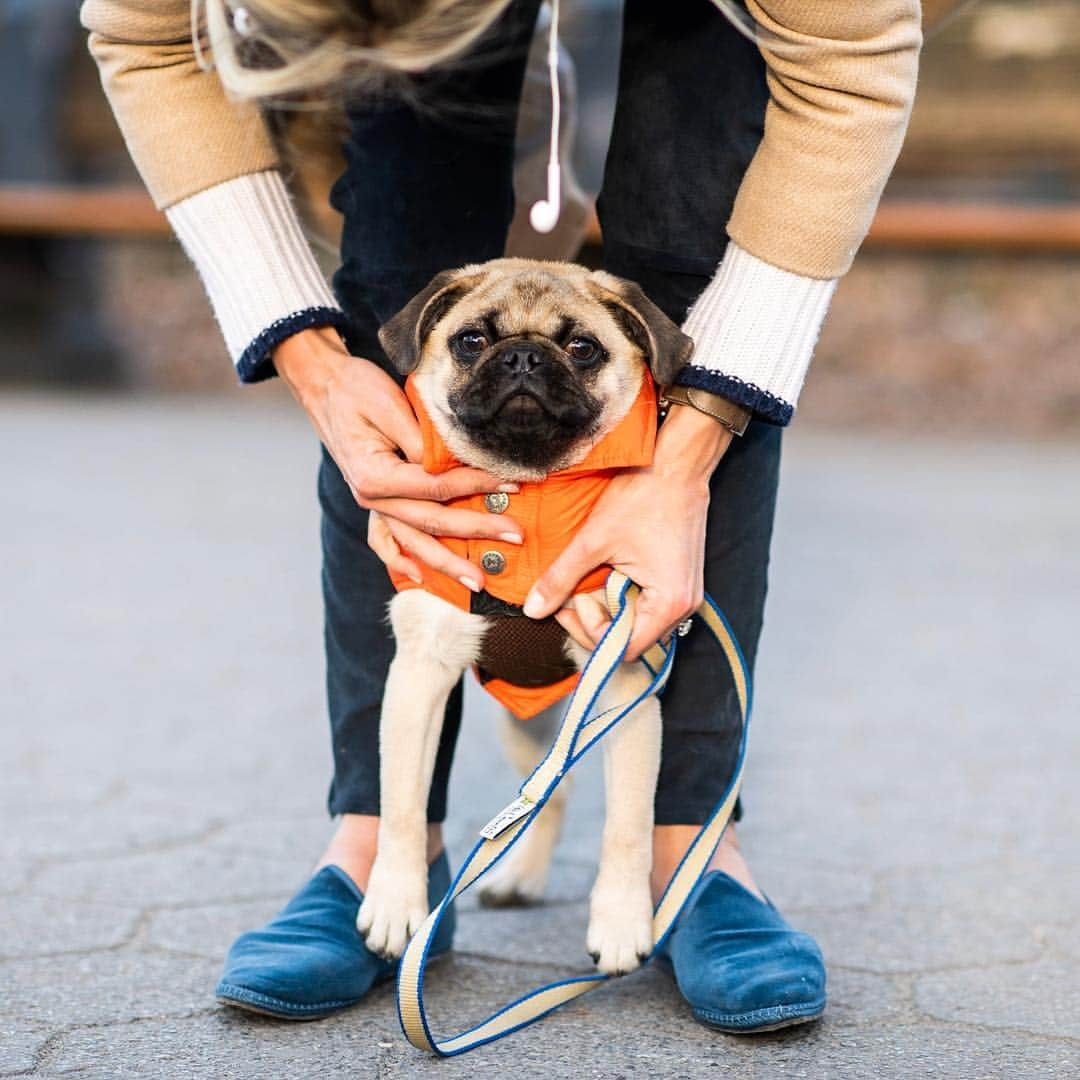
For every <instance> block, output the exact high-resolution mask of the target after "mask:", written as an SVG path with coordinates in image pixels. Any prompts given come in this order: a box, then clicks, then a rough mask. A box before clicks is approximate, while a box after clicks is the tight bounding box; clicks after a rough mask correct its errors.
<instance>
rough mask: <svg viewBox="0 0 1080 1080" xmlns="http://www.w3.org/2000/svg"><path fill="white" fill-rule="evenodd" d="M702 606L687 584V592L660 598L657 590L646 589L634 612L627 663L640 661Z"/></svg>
mask: <svg viewBox="0 0 1080 1080" xmlns="http://www.w3.org/2000/svg"><path fill="white" fill-rule="evenodd" d="M699 603H700V601H699V600H697V599H696V598H695V596H694V593H693V590H692V589H691V587H690V585H689V584H687V586H686V588H685V589H681V590H675V591H674V592H668V593H667V594H666V595H665V596H663V597H662V598H661V597H658V596H657V594H656V590H655V589H644V590H642V592H641V593H640V594H639V595H638V600H637V606H636V608H635V611H634V630H633V633H631V635H630V643H629V644H628V645H627V647H626V655H625V656H624V657H623V659H624V660H625V661H628V662H629V661H631V660H636V659H637V658H638V657H639V656H641V654H642V653H643V652H645V651H646V650H647V649H649V648H651V647H652V646H653V645H655V644H656V642H658V641H659V640H660V639H661V638H663V637H665V636H666V635H668V634H670V633H672V631H674V630H675V628H676V627H677V626H678V625H679V623H681V622H682V621H683V619H685V618H686V617H687V616H688V615H691V614H693V612H695V611H696V610H697V607H698V604H699Z"/></svg>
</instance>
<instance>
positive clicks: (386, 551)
mask: <svg viewBox="0 0 1080 1080" xmlns="http://www.w3.org/2000/svg"><path fill="white" fill-rule="evenodd" d="M367 542H368V547H369V548H371V550H372V551H374V552H375V554H376V555H377V556H378V557H379V558H380V559H381V560H382V562H383V564H384V565H385V566H386V568H387V570H392V571H393V572H394V573H396V574H402V575H403V576H405V577H407V578H409V579H410V580H411V581H415V582H416V584H417V585H420V584H422V583H423V580H424V577H423V574H421V572H420V567H419V566H417V565H416V563H415V562H413V560H412V559H410V558H409V557H408V556H407V555H405V554H404V553H403V552H402V550H401V548H400V547H399V546H398V542H397V541H396V540H395V539H394V536H393V533H392V532H391V531H390V526H389V524H388V523H387V521H386V519H385V518H383V517H382V516H381V515H379V514H377V513H375V512H374V511H372V512H371V514H370V515H369V516H368V534H367Z"/></svg>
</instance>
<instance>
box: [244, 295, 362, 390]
mask: <svg viewBox="0 0 1080 1080" xmlns="http://www.w3.org/2000/svg"><path fill="white" fill-rule="evenodd" d="M347 325H348V320H347V319H346V317H345V312H344V311H341V310H340V309H339V308H332V307H312V308H305V309H304V310H303V311H296V312H294V313H293V314H292V315H286V316H285V317H284V318H281V319H276V320H275V321H274V322H272V323H271V324H270V325H269V326H268V327H267V328H266V329H265V330H264V331H263V332H262V333H261V334H260V335H259V336H258V337H257V338H256V339H255V340H254V341H253V342H252V343H251V344H250V345H248V347H247V348H246V349H245V350H244V351H243V352H242V353H241V354H240V356H239V358H238V359H237V361H236V374H237V375H239V376H240V381H241V382H242V383H257V382H262V381H263V380H264V379H272V378H274V376H275V375H277V372H276V371H275V370H274V362H273V360H272V359H271V357H270V354H271V353H272V352H273V351H274V349H276V348H277V347H278V346H279V345H280V344H281V343H282V342H283V341H284V340H285V339H286V338H290V337H292V336H293V334H299V333H300V331H301V330H311V329H313V328H315V327H319V326H333V327H336V328H337V329H338V330H341V331H342V332H344V330H345V328H346V326H347Z"/></svg>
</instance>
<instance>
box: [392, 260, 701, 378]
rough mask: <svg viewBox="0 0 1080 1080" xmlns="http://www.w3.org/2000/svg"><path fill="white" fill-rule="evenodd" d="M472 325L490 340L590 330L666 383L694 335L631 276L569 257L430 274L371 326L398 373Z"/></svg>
mask: <svg viewBox="0 0 1080 1080" xmlns="http://www.w3.org/2000/svg"><path fill="white" fill-rule="evenodd" d="M465 328H469V329H477V330H480V331H482V332H483V333H484V334H485V335H486V336H487V337H488V339H489V340H490V339H491V338H492V337H494V338H495V339H496V340H503V339H506V338H513V337H515V336H518V335H527V334H533V335H541V336H543V337H546V338H549V339H550V340H552V341H553V342H556V344H558V345H560V346H561V345H562V344H563V343H564V340H565V339H566V338H569V337H571V336H572V335H573V334H582V333H584V334H585V335H587V336H590V337H594V338H596V339H597V340H598V341H599V343H600V345H601V346H602V347H603V348H604V349H605V350H607V351H608V352H610V353H611V354H612V355H613V357H614V356H615V354H622V355H624V356H625V358H626V360H627V361H628V362H632V361H633V360H643V361H644V362H645V363H647V364H649V366H650V367H651V368H652V373H653V376H654V378H656V380H657V381H658V382H660V383H662V384H665V385H666V384H668V383H670V382H671V381H672V379H673V378H674V376H675V375H676V374H677V373H678V371H679V370H680V368H682V366H683V365H684V364H686V363H687V362H688V360H689V358H690V354H691V352H692V350H693V345H694V343H693V342H692V341H691V340H690V338H689V337H687V336H686V335H685V334H684V333H682V331H680V330H679V328H678V327H677V326H676V325H675V323H674V322H672V321H671V319H669V318H668V317H667V315H665V314H664V312H662V311H661V310H660V309H659V308H658V307H657V306H656V305H655V304H654V303H653V302H652V301H651V300H649V298H648V297H647V296H646V295H645V294H644V293H643V292H642V291H641V288H640V287H639V286H638V285H636V284H635V283H634V282H632V281H626V280H624V279H622V278H617V277H614V276H613V275H611V274H607V273H605V272H604V271H602V270H592V271H590V270H588V269H586V268H585V267H584V266H578V265H576V264H574V263H554V262H538V261H535V260H532V259H511V258H508V259H493V260H492V261H491V262H487V263H482V264H479V265H473V266H465V267H462V268H461V269H460V270H448V271H445V272H443V273H441V274H436V276H435V277H434V278H433V279H432V280H431V281H430V282H429V283H428V285H427V286H426V287H425V288H424V289H423V290H421V291H420V292H419V293H417V294H416V296H414V297H413V298H412V299H411V300H410V301H409V302H408V304H406V305H405V307H404V308H402V309H401V311H399V312H398V313H397V314H396V315H395V316H394V317H393V318H391V319H390V320H388V321H387V322H386V323H384V324H383V326H382V328H381V329H380V330H379V341H380V342H381V343H382V346H383V348H384V349H385V350H386V354H387V356H389V358H390V359H391V361H393V363H394V365H395V367H397V369H398V371H400V372H402V374H406V375H407V374H408V373H409V372H411V371H413V370H414V369H415V368H416V367H417V366H418V365H419V364H420V363H421V362H422V360H423V359H424V358H426V357H430V358H431V359H433V360H434V359H436V358H437V357H438V356H439V355H442V356H449V350H448V349H447V347H446V346H447V343H448V338H450V337H452V336H453V335H454V334H455V333H458V332H460V331H461V330H463V329H465Z"/></svg>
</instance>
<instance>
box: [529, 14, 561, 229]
mask: <svg viewBox="0 0 1080 1080" xmlns="http://www.w3.org/2000/svg"><path fill="white" fill-rule="evenodd" d="M548 78H549V80H550V82H551V142H550V143H549V145H548V167H547V198H546V199H541V200H540V201H539V202H536V203H533V208H532V210H531V211H530V212H529V221H530V223H531V224H532V227H533V228H534V229H535V230H536V231H537V232H539V233H549V232H551V231H552V229H554V228H555V226H556V225H557V224H558V223H559V211H560V210H561V209H562V192H561V187H562V176H561V172H562V170H561V166H560V164H559V120H560V113H561V111H562V101H561V98H560V94H559V0H551V25H550V26H549V28H548Z"/></svg>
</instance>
